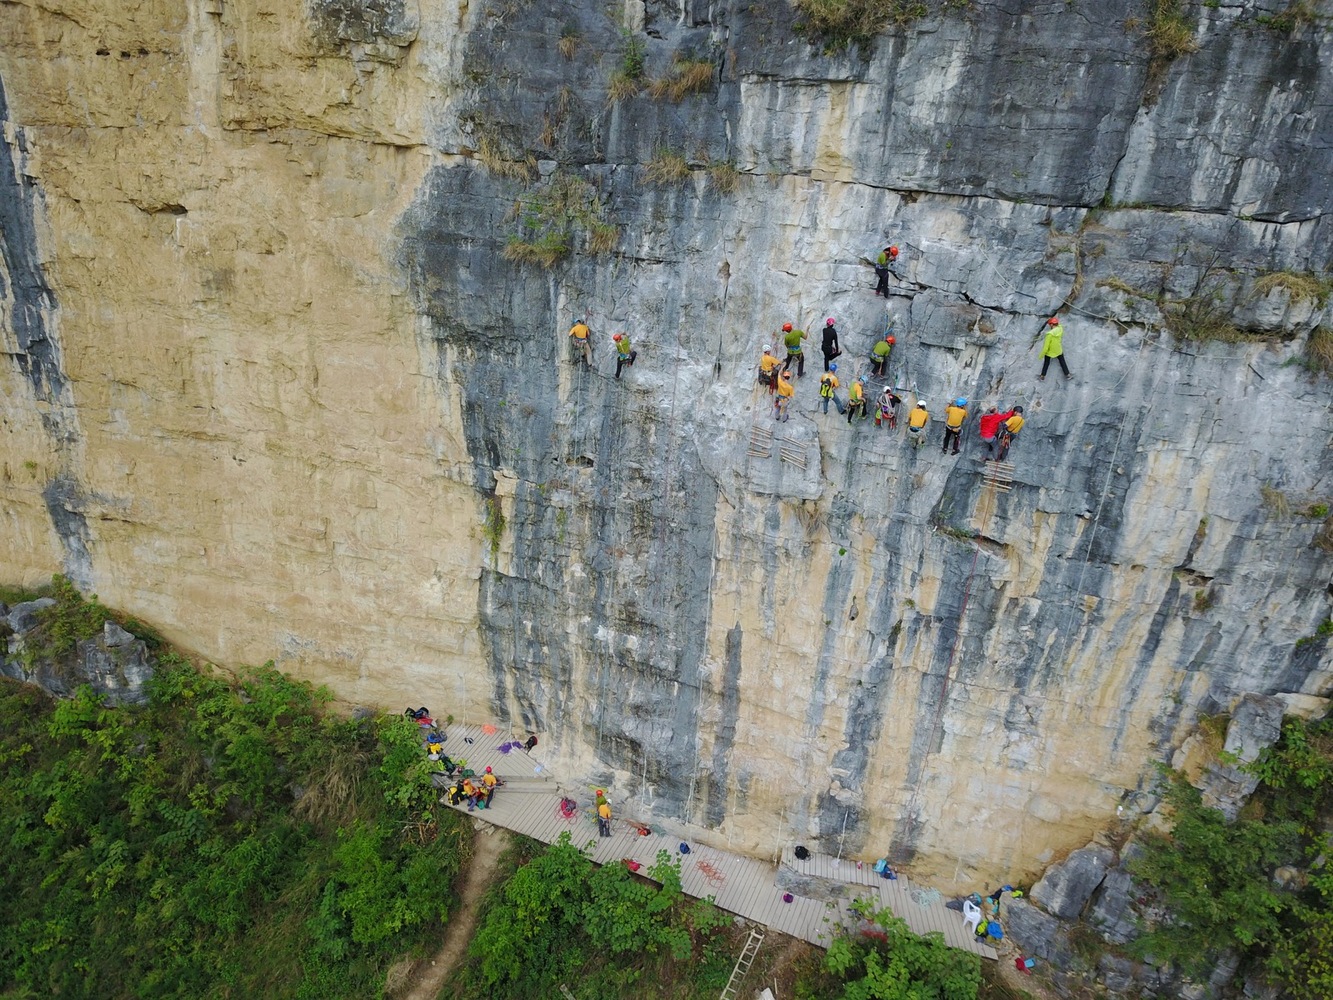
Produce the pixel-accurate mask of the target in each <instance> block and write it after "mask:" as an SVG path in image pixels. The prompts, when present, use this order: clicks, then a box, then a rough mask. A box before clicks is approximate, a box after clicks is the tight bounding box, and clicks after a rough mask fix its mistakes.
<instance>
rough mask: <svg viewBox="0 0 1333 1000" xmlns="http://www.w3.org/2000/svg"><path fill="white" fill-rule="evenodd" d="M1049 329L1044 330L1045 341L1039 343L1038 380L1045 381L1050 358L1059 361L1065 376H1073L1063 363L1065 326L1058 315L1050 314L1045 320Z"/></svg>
mask: <svg viewBox="0 0 1333 1000" xmlns="http://www.w3.org/2000/svg"><path fill="white" fill-rule="evenodd" d="M1046 325H1047V327H1049V329H1048V330H1047V331H1046V342H1045V343H1044V344H1042V345H1041V375H1039V376H1038V377H1037V381H1038V382H1045V381H1046V369H1048V368H1050V367H1051V358H1055V360H1056V361H1058V362H1060V370H1061V371H1062V372H1064V373H1065V378H1073V377H1074V376H1073V375H1071V374H1069V366H1068V365H1067V364H1065V348H1064V343H1063V341H1064V336H1065V328H1064V327H1063V326H1061V325H1060V317H1059V316H1052V317H1051V318H1050V319H1048V320H1047V321H1046Z"/></svg>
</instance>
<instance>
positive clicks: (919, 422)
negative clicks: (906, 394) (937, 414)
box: [907, 399, 930, 448]
mask: <svg viewBox="0 0 1333 1000" xmlns="http://www.w3.org/2000/svg"><path fill="white" fill-rule="evenodd" d="M928 423H930V413H929V412H928V411H927V410H926V402H925V400H923V399H918V400H917V401H916V406H914V407H913V408H912V412H911V413H909V414H908V415H907V440H909V441H911V442H912V447H913V448H920V447H921V442H923V441H924V440H926V425H927V424H928Z"/></svg>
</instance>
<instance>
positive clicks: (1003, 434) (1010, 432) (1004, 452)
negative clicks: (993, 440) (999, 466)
mask: <svg viewBox="0 0 1333 1000" xmlns="http://www.w3.org/2000/svg"><path fill="white" fill-rule="evenodd" d="M1022 429H1023V407H1021V406H1015V407H1014V411H1013V413H1012V414H1011V415H1010V416H1009V419H1008V420H1006V421H1004V423H1002V424H1000V454H999V455H998V456H997V457H996V461H999V462H1003V461H1004V460H1005V459H1006V458H1008V457H1009V446H1010V445H1011V444H1013V442H1014V438H1015V437H1017V436H1018V432H1019V431H1021V430H1022Z"/></svg>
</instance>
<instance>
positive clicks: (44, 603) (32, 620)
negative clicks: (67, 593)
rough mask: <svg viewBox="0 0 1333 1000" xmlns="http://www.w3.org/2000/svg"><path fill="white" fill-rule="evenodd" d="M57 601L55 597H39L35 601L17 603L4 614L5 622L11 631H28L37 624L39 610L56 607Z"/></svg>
mask: <svg viewBox="0 0 1333 1000" xmlns="http://www.w3.org/2000/svg"><path fill="white" fill-rule="evenodd" d="M55 603H56V602H55V599H54V598H51V597H39V598H37V600H35V601H24V602H22V603H21V604H15V605H14V606H13V607H12V608H10V609H8V612H7V613H6V615H5V616H4V621H5V624H6V625H8V626H9V630H10V631H11V632H27V631H28V630H29V629H31V628H32V627H33V626H34V625H36V624H37V612H39V611H41V610H43V609H44V608H51V607H55Z"/></svg>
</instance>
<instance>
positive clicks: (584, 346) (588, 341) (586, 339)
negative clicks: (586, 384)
mask: <svg viewBox="0 0 1333 1000" xmlns="http://www.w3.org/2000/svg"><path fill="white" fill-rule="evenodd" d="M590 332H591V331H589V329H588V324H587V323H585V322H583V320H579V321H578V322H577V323H575V324H574V325H573V326H571V327H570V328H569V340H570V343H572V344H573V345H574V350H575V351H578V352H579V353H581V354H582V355H583V363H584V364H585V365H587V366H588V367H589V368H591V367H592V338H591V337H590V336H589V333H590Z"/></svg>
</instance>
